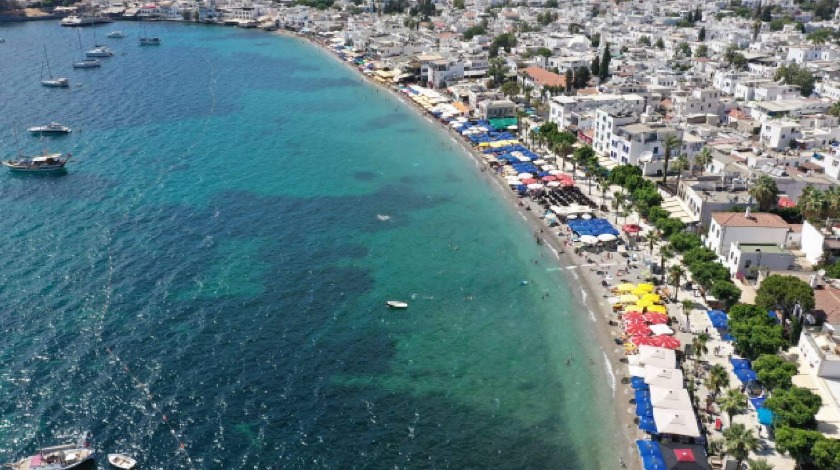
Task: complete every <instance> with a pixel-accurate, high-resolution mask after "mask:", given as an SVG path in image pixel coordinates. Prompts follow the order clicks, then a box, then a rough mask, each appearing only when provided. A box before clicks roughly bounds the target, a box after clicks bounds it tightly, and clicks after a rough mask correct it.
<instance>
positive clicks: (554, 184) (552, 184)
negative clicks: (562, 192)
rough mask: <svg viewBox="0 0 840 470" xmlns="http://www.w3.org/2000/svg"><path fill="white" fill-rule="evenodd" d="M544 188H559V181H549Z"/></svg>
mask: <svg viewBox="0 0 840 470" xmlns="http://www.w3.org/2000/svg"><path fill="white" fill-rule="evenodd" d="M546 186H548V187H549V188H559V187H560V182H559V181H549V182H548V183H546Z"/></svg>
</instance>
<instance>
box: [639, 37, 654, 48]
mask: <svg viewBox="0 0 840 470" xmlns="http://www.w3.org/2000/svg"><path fill="white" fill-rule="evenodd" d="M636 42H637V43H638V44H639V45H640V46H647V47H650V46H651V44H650V36H646V35H642V36H639V40H638V41H636Z"/></svg>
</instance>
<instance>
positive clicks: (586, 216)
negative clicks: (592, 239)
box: [580, 214, 592, 220]
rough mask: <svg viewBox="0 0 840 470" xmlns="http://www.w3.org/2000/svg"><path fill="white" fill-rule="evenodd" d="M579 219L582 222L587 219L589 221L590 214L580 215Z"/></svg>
mask: <svg viewBox="0 0 840 470" xmlns="http://www.w3.org/2000/svg"><path fill="white" fill-rule="evenodd" d="M580 218H581V219H583V220H589V219H591V218H592V215H590V214H581V216H580Z"/></svg>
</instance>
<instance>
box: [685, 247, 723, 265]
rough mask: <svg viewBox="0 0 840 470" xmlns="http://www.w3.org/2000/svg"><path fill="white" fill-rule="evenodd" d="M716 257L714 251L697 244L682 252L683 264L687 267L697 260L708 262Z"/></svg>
mask: <svg viewBox="0 0 840 470" xmlns="http://www.w3.org/2000/svg"><path fill="white" fill-rule="evenodd" d="M716 259H717V255H716V254H715V252H714V251H712V250H710V249H708V248H706V247H705V246H698V247H697V248H692V249H690V250H688V251H686V252H685V253H683V264H685V265H688V266H689V267H691V265H692V264H694V263H697V262H708V261H714V260H716Z"/></svg>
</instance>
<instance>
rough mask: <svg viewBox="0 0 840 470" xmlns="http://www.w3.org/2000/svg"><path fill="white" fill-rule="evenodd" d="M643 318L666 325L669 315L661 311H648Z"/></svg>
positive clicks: (655, 323)
mask: <svg viewBox="0 0 840 470" xmlns="http://www.w3.org/2000/svg"><path fill="white" fill-rule="evenodd" d="M643 318H644V319H645V321H646V322H648V323H650V324H652V325H664V324H666V323H668V315H664V314H661V313H646V314H644V315H643Z"/></svg>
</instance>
